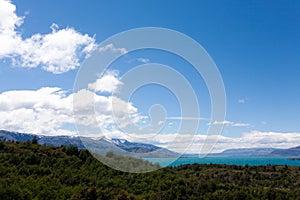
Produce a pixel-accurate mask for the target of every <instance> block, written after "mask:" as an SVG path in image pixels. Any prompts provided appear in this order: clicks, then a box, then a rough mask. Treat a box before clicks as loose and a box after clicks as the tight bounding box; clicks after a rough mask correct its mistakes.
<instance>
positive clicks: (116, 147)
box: [0, 130, 300, 158]
mask: <svg viewBox="0 0 300 200" xmlns="http://www.w3.org/2000/svg"><path fill="white" fill-rule="evenodd" d="M34 137H36V138H37V140H38V143H39V144H41V145H49V146H61V145H75V146H77V147H78V148H80V149H83V148H86V146H88V147H89V148H88V149H89V150H90V151H92V152H93V153H97V154H100V155H105V154H106V153H107V152H109V151H113V152H114V153H116V154H120V155H127V156H133V157H138V158H175V157H179V156H180V154H179V153H177V152H174V151H171V150H168V149H166V148H162V147H158V146H155V145H152V144H145V143H137V142H130V141H128V140H125V139H118V138H112V139H109V138H105V137H103V138H100V139H92V138H88V137H77V136H45V135H34V134H27V133H17V132H10V131H5V130H0V139H5V140H14V141H20V142H25V141H27V140H32V139H33V138H34ZM181 156H182V157H197V156H198V155H197V154H184V155H181ZM209 156H300V146H298V147H293V148H288V149H278V148H238V149H227V150H224V151H223V152H221V153H211V154H209Z"/></svg>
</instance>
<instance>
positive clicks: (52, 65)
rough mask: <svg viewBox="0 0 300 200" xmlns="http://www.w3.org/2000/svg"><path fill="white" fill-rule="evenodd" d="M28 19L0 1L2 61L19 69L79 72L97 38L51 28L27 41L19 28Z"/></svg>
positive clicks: (0, 53) (12, 6)
mask: <svg viewBox="0 0 300 200" xmlns="http://www.w3.org/2000/svg"><path fill="white" fill-rule="evenodd" d="M23 21H24V17H19V16H17V15H16V6H15V5H14V4H12V3H11V2H10V1H6V0H0V44H1V45H0V59H2V58H10V59H11V60H12V62H13V65H15V66H19V67H29V68H35V67H42V68H43V69H44V70H46V71H49V72H52V73H55V74H59V73H64V72H67V71H70V70H73V69H75V68H76V67H78V66H79V64H80V60H81V59H83V58H85V57H86V56H87V55H89V54H90V53H91V51H92V50H93V49H94V48H95V47H96V44H95V39H94V38H93V37H90V36H88V35H87V34H81V33H79V32H77V31H76V30H75V29H74V28H65V29H59V28H58V26H57V25H56V24H53V25H52V26H51V29H52V31H51V32H50V33H48V34H34V35H32V36H31V37H29V38H25V39H23V37H22V35H21V33H20V32H18V31H17V28H18V27H20V26H21V25H22V23H23Z"/></svg>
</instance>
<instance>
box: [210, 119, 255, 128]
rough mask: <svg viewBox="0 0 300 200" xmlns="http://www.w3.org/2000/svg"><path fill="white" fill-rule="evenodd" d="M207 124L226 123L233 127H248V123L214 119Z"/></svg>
mask: <svg viewBox="0 0 300 200" xmlns="http://www.w3.org/2000/svg"><path fill="white" fill-rule="evenodd" d="M208 125H226V126H233V127H248V126H250V124H246V123H236V122H231V121H226V120H225V121H214V122H212V123H209V124H208Z"/></svg>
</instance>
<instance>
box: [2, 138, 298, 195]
mask: <svg viewBox="0 0 300 200" xmlns="http://www.w3.org/2000/svg"><path fill="white" fill-rule="evenodd" d="M103 159H105V160H106V161H107V162H115V161H116V160H118V162H123V163H126V162H130V163H136V162H141V161H138V160H136V159H132V158H124V157H120V156H118V155H115V154H113V153H112V152H110V153H108V155H107V156H106V157H104V158H103ZM126 164H127V163H126ZM145 166H150V164H149V163H146V162H145ZM0 199H1V200H6V199H21V200H22V199H74V200H75V199H86V200H87V199H90V200H93V199H105V200H109V199H120V200H121V199H125V200H131V199H149V200H152V199H153V200H154V199H163V200H164V199H172V200H175V199H222V200H223V199H228V200H238V199H270V200H271V199H300V167H288V166H273V165H268V166H261V167H255V166H246V167H242V166H234V165H232V166H230V165H213V164H211V165H199V164H193V165H183V166H180V167H170V168H164V169H161V170H157V171H154V172H151V173H144V174H136V173H124V172H120V171H116V170H113V169H111V168H109V167H107V166H105V165H103V164H102V163H100V162H99V161H97V160H96V159H95V158H94V157H93V156H92V155H91V154H90V153H89V152H88V151H87V150H78V148H77V147H75V146H69V147H66V146H62V147H50V146H40V145H37V144H34V142H33V141H27V142H25V143H22V142H19V143H14V142H4V141H0Z"/></svg>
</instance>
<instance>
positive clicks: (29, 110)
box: [0, 88, 74, 134]
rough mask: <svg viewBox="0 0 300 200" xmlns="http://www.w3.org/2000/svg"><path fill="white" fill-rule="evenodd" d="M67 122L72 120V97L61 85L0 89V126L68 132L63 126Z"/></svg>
mask: <svg viewBox="0 0 300 200" xmlns="http://www.w3.org/2000/svg"><path fill="white" fill-rule="evenodd" d="M66 123H73V118H72V97H71V96H70V95H67V94H66V92H64V91H62V90H61V89H60V88H41V89H39V90H36V91H33V90H21V91H7V92H3V93H0V129H5V130H11V131H18V132H28V133H34V134H37V133H39V134H62V133H63V132H64V133H65V134H66V133H67V134H69V133H70V130H69V131H67V130H63V128H62V126H63V125H64V124H66ZM73 134H74V133H73Z"/></svg>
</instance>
